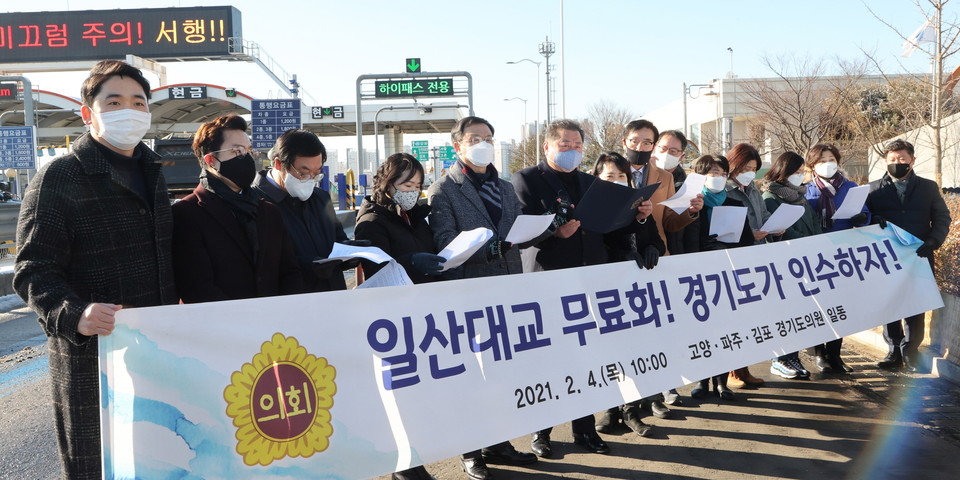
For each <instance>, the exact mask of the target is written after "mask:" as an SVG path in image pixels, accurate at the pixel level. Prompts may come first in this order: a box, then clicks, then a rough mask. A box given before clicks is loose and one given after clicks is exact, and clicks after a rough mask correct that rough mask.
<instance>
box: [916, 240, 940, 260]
mask: <svg viewBox="0 0 960 480" xmlns="http://www.w3.org/2000/svg"><path fill="white" fill-rule="evenodd" d="M939 247H940V245H937V242H936V241H934V240H924V241H923V245H920V248H918V249H917V256H918V257H923V258H929V257H931V256H933V251H934V250H936V249H937V248H939Z"/></svg>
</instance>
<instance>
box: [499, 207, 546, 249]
mask: <svg viewBox="0 0 960 480" xmlns="http://www.w3.org/2000/svg"><path fill="white" fill-rule="evenodd" d="M555 216H556V215H555V214H553V213H551V214H549V215H520V216H518V217H517V219H516V220H515V221H514V222H513V226H512V227H510V232H509V233H507V239H506V240H504V241H506V242H510V243H523V242H529V241H530V240H533V239H534V238H537V237H538V236H540V234H541V233H543V232H545V231H546V230H547V227H549V226H550V222H552V221H553V217H555Z"/></svg>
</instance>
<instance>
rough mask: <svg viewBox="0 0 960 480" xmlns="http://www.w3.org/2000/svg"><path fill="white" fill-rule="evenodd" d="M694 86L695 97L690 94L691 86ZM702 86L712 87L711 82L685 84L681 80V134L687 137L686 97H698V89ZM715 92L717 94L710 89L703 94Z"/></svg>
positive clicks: (688, 130)
mask: <svg viewBox="0 0 960 480" xmlns="http://www.w3.org/2000/svg"><path fill="white" fill-rule="evenodd" d="M694 87H696V88H697V96H696V97H694V96H691V95H690V89H692V88H694ZM704 88H711V89H712V88H713V84H711V83H694V84H692V85H687V82H683V135H684V136H685V137H687V138H688V139H689V138H690V124H689V123H687V97H690V98H700V90H703V89H704ZM716 94H717V92H714V91H713V90H710V91H709V92H707V93H705V94H704V95H716Z"/></svg>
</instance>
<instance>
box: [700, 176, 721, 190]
mask: <svg viewBox="0 0 960 480" xmlns="http://www.w3.org/2000/svg"><path fill="white" fill-rule="evenodd" d="M703 186H704V187H706V188H707V190H709V191H711V192H713V193H720V192H722V191H723V189H725V188H727V177H711V176H707V178H706V180H704V181H703Z"/></svg>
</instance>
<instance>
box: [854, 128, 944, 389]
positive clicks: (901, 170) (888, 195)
mask: <svg viewBox="0 0 960 480" xmlns="http://www.w3.org/2000/svg"><path fill="white" fill-rule="evenodd" d="M883 156H884V159H885V160H886V162H887V173H886V174H885V175H884V176H883V178H881V179H879V180H874V181H872V182H870V194H868V195H867V208H869V209H870V213H871V214H872V215H873V221H874V222H875V223H879V224H880V225H881V226H883V227H884V228H885V226H886V222H892V223H894V224H895V225H897V226H898V227H900V228H902V229H904V230H906V231H908V232H910V233H911V234H913V235H914V236H915V237H917V238H919V239H920V240H921V241H923V244H922V245H920V247H919V248H917V256H920V257H925V258H926V259H927V260H928V261H929V262H930V268H934V267H935V265H934V261H933V260H934V259H933V253H934V252H935V251H936V250H937V249H938V248H940V245H942V244H943V241H944V240H945V239H946V238H947V233H948V232H949V230H950V221H951V220H950V210H949V209H948V208H947V204H946V202H944V200H943V196H941V194H940V188H939V187H938V186H937V183H936V182H934V181H932V180H928V179H926V178H923V177H920V176H919V175H917V174H916V172H914V171H913V166H914V163H915V162H916V158H915V157H914V156H913V145H912V144H911V143H910V142H907V141H906V140H900V139H897V140H892V141H890V142H889V143H887V144H886V145H885V146H884V154H883ZM924 315H925V314H924V313H918V314H916V315H912V316H910V317H907V318H904V319H903V324H901V323H900V320H896V321H894V322H891V323H888V324H886V325H885V326H884V327H883V339H884V340H886V342H887V348H888V349H889V350H888V352H889V353H887V356H886V358H884V359H883V360H881V361H880V362H879V363H878V364H877V366H878V367H879V368H882V369H884V370H892V369H897V368H900V367H901V366H903V367H904V368H905V369H906V370H907V371H908V372H911V373H923V372H927V371H929V366H928V365H926V363H927V362H928V360H925V359H922V358H921V356H920V353H919V350H918V349H919V347H920V343H921V342H922V341H923V330H924V324H923V318H924ZM903 325H906V328H904V326H903Z"/></svg>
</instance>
